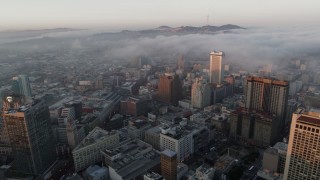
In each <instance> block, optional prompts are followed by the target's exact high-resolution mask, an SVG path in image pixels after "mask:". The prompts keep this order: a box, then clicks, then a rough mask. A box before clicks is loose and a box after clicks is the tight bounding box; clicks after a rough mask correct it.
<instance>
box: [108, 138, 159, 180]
mask: <svg viewBox="0 0 320 180" xmlns="http://www.w3.org/2000/svg"><path fill="white" fill-rule="evenodd" d="M102 154H103V155H104V156H105V157H108V156H109V157H110V158H111V160H112V162H111V165H110V168H112V169H114V170H115V171H116V172H117V173H118V174H119V175H120V176H121V177H122V178H123V179H133V178H134V177H136V176H138V175H140V174H143V173H145V172H147V171H148V170H149V169H150V168H152V167H154V166H156V165H158V164H160V155H159V154H158V153H157V152H156V151H155V150H153V148H152V146H151V145H150V144H147V143H145V142H143V141H140V140H137V139H135V140H131V141H129V142H126V143H125V144H122V145H121V146H119V147H117V148H114V149H110V150H104V151H102Z"/></svg>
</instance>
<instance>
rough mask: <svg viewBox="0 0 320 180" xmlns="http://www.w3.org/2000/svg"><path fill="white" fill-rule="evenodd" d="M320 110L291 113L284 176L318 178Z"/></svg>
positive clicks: (293, 179) (294, 179)
mask: <svg viewBox="0 0 320 180" xmlns="http://www.w3.org/2000/svg"><path fill="white" fill-rule="evenodd" d="M319 164H320V111H319V110H312V109H311V110H310V111H309V112H308V113H304V114H298V113H297V114H293V116H292V122H291V128H290V136H289V143H288V151H287V158H286V165H285V170H284V178H283V179H290V180H298V179H320V171H319Z"/></svg>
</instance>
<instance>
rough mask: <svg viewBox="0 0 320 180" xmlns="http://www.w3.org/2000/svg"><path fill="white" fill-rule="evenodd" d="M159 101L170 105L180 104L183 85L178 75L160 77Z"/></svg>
mask: <svg viewBox="0 0 320 180" xmlns="http://www.w3.org/2000/svg"><path fill="white" fill-rule="evenodd" d="M158 89H159V91H158V99H159V100H160V101H163V102H165V103H168V104H178V101H179V100H180V99H181V98H182V83H181V80H180V79H179V76H178V75H169V74H164V75H161V76H160V82H159V85H158Z"/></svg>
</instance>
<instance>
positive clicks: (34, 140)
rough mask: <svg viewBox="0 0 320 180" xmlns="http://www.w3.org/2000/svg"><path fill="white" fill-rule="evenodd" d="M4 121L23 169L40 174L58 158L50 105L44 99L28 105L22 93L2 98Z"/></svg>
mask: <svg viewBox="0 0 320 180" xmlns="http://www.w3.org/2000/svg"><path fill="white" fill-rule="evenodd" d="M3 101H4V102H3V103H4V108H3V111H4V113H3V124H4V128H5V129H6V132H7V133H8V138H9V141H10V145H11V148H12V152H13V157H14V159H15V161H14V163H13V167H14V168H15V169H16V170H18V171H21V172H24V173H30V174H41V173H42V172H43V171H44V170H46V169H47V168H48V167H49V166H50V165H51V164H52V163H53V161H54V160H55V150H54V144H53V141H52V139H53V138H52V137H53V136H52V132H51V129H50V114H49V108H48V106H47V105H46V104H45V102H44V101H43V100H34V101H33V103H32V104H26V103H25V101H24V97H23V96H22V95H11V96H6V97H4V98H3Z"/></svg>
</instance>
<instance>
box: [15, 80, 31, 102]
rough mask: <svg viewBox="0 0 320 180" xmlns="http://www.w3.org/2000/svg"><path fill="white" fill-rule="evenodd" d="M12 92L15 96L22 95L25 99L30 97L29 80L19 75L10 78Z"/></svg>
mask: <svg viewBox="0 0 320 180" xmlns="http://www.w3.org/2000/svg"><path fill="white" fill-rule="evenodd" d="M12 90H13V92H15V93H17V94H22V95H24V96H26V97H31V96H32V92H31V87H30V82H29V78H28V76H26V75H19V76H16V77H13V78H12Z"/></svg>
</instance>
